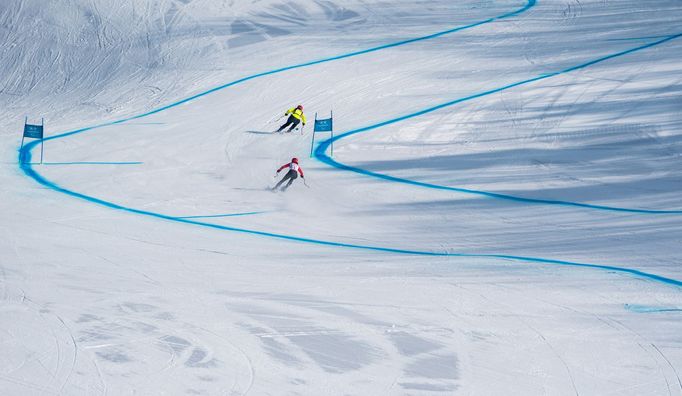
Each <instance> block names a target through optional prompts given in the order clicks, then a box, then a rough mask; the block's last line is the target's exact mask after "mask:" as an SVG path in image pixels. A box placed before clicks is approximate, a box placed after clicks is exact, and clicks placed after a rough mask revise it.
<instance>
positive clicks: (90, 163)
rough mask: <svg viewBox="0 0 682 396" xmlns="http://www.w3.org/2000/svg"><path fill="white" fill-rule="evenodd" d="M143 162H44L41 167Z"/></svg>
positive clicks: (136, 163) (134, 163) (137, 163)
mask: <svg viewBox="0 0 682 396" xmlns="http://www.w3.org/2000/svg"><path fill="white" fill-rule="evenodd" d="M143 163H144V162H92V161H81V162H44V163H43V165H140V164H143Z"/></svg>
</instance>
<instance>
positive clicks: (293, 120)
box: [277, 115, 301, 132]
mask: <svg viewBox="0 0 682 396" xmlns="http://www.w3.org/2000/svg"><path fill="white" fill-rule="evenodd" d="M299 122H301V120H299V119H298V118H296V117H294V116H293V115H290V116H289V118H288V119H287V122H285V123H284V125H282V126H281V127H279V129H278V130H277V132H279V131H282V130H284V128H286V127H288V126H289V125H291V128H289V130H288V131H287V132H291V131H293V130H294V128H296V125H298V123H299Z"/></svg>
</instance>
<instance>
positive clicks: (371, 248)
mask: <svg viewBox="0 0 682 396" xmlns="http://www.w3.org/2000/svg"><path fill="white" fill-rule="evenodd" d="M38 144H39V141H33V142H31V143H29V145H31V146H32V147H31V148H33V147H35V146H37V145H38ZM24 157H25V159H27V160H28V161H30V160H31V151H30V149H29V150H27V151H26V152H25V153H24ZM21 169H22V170H23V171H24V173H26V174H27V175H28V176H29V177H31V178H32V179H34V180H35V181H37V182H38V183H40V184H42V185H43V186H45V187H48V188H50V189H53V190H55V191H58V192H61V193H63V194H66V195H69V196H72V197H75V198H79V199H82V200H85V201H88V202H91V203H95V204H98V205H101V206H105V207H108V208H111V209H116V210H122V211H125V212H129V213H135V214H138V215H144V216H149V217H154V218H157V219H163V220H169V221H174V222H179V223H185V224H192V225H195V226H201V227H207V228H213V229H218V230H224V231H232V232H238V233H244V234H251V235H258V236H264V237H270V238H276V239H282V240H287V241H295V242H303V243H310V244H316V245H322V246H332V247H341V248H351V249H361V250H368V251H376V252H385V253H398V254H409V255H417V256H431V257H462V258H490V259H503V260H510V261H521V262H530V263H538V264H552V265H563V266H572V267H582V268H594V269H600V270H607V271H612V272H618V273H623V274H626V275H633V276H636V277H639V278H644V279H648V280H651V281H655V282H658V283H663V284H666V285H670V286H675V287H682V281H679V280H677V279H672V278H667V277H664V276H660V275H656V274H651V273H648V272H644V271H639V270H635V269H630V268H625V267H616V266H609V265H600V264H589V263H579V262H573V261H564V260H554V259H546V258H540V257H530V256H515V255H506V254H475V253H445V252H431V251H420V250H410V249H398V248H387V247H380V246H371V245H357V244H350V243H343V242H333V241H325V240H321V239H313V238H305V237H297V236H293V235H287V234H277V233H272V232H266V231H257V230H250V229H247V228H237V227H229V226H224V225H218V224H211V223H204V222H200V221H196V220H192V219H191V218H180V217H173V216H168V215H164V214H161V213H155V212H149V211H146V210H141V209H135V208H129V207H125V206H122V205H119V204H116V203H113V202H109V201H105V200H103V199H99V198H95V197H92V196H88V195H85V194H81V193H78V192H75V191H71V190H68V189H66V188H63V187H60V186H59V185H57V184H56V183H53V182H51V181H49V180H47V179H45V178H43V177H42V176H41V175H40V174H38V173H37V172H36V171H35V170H34V169H33V168H32V167H31V166H30V165H28V164H22V166H21Z"/></svg>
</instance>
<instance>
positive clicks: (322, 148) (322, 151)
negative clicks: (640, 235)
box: [314, 33, 682, 214]
mask: <svg viewBox="0 0 682 396" xmlns="http://www.w3.org/2000/svg"><path fill="white" fill-rule="evenodd" d="M680 37H682V33H680V34H675V35H671V36H666V38H664V39H661V40H657V41H654V42H651V43H648V44H645V45H640V46H638V47H635V48H631V49H628V50H624V51H620V52H616V53H614V54H611V55H607V56H603V57H601V58H597V59H594V60H591V61H588V62H585V63H582V64H579V65H577V66H572V67H569V68H567V69H564V70H561V71H557V72H553V73H545V74H541V75H539V76H537V77H533V78H529V79H526V80H521V81H518V82H515V83H511V84H507V85H504V86H502V87H499V88H494V89H490V90H487V91H483V92H479V93H477V94H473V95H469V96H465V97H461V98H458V99H454V100H451V101H448V102H445V103H441V104H439V105H436V106H432V107H429V108H426V109H423V110H420V111H417V112H414V113H410V114H406V115H403V116H400V117H396V118H392V119H390V120H386V121H382V122H379V123H376V124H372V125H369V126H365V127H362V128H357V129H353V130H350V131H347V132H343V133H340V134H339V135H337V136H334V137H333V138H330V139H327V140H325V141H323V142H321V143H320V144H318V146H317V148H316V149H315V154H314V155H315V157H316V158H317V159H318V160H320V161H322V162H323V163H325V164H327V165H330V166H332V167H334V168H337V169H341V170H346V171H350V172H355V173H358V174H361V175H365V176H370V177H374V178H378V179H383V180H388V181H391V182H395V183H403V184H409V185H413V186H418V187H425V188H432V189H438V190H448V191H455V192H460V193H465V194H474V195H481V196H485V197H488V198H496V199H504V200H508V201H515V202H521V203H530V204H544V205H559V206H572V207H578V208H586V209H596V210H605V211H614V212H628V213H639V214H682V210H653V209H632V208H623V207H617V206H606V205H594V204H586V203H579V202H571V201H561V200H551V199H537V198H525V197H519V196H515V195H508V194H501V193H494V192H489V191H482V190H472V189H466V188H458V187H448V186H442V185H438V184H431V183H424V182H419V181H414V180H410V179H403V178H399V177H395V176H390V175H386V174H383V173H377V172H372V171H369V170H366V169H363V168H357V167H353V166H350V165H346V164H343V163H340V162H338V161H335V160H334V159H332V158H331V157H330V156H328V155H327V151H328V149H329V147H330V146H331V144H332V143H333V142H336V141H339V140H341V139H344V138H347V137H349V136H352V135H356V134H359V133H363V132H367V131H371V130H374V129H378V128H381V127H384V126H387V125H391V124H395V123H398V122H401V121H405V120H408V119H411V118H415V117H419V116H422V115H424V114H428V113H431V112H434V111H437V110H440V109H443V108H446V107H450V106H453V105H456V104H459V103H462V102H467V101H470V100H474V99H477V98H481V97H484V96H488V95H492V94H495V93H498V92H502V91H506V90H508V89H512V88H515V87H518V86H520V85H525V84H529V83H532V82H536V81H541V80H545V79H548V78H552V77H556V76H559V75H562V74H567V73H570V72H573V71H576V70H580V69H584V68H587V67H590V66H593V65H595V64H597V63H601V62H605V61H607V60H609V59H614V58H618V57H621V56H624V55H628V54H631V53H633V52H637V51H642V50H645V49H647V48H651V47H654V46H657V45H661V44H663V43H666V42H668V41H672V40H675V39H678V38H680Z"/></svg>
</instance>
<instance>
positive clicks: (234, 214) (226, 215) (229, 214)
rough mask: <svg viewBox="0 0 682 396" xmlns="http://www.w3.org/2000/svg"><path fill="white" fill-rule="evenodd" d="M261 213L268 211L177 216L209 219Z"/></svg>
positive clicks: (179, 217) (180, 217)
mask: <svg viewBox="0 0 682 396" xmlns="http://www.w3.org/2000/svg"><path fill="white" fill-rule="evenodd" d="M261 213H267V212H266V211H260V212H244V213H227V214H218V215H205V216H178V217H176V218H177V219H208V218H213V217H237V216H250V215H257V214H261Z"/></svg>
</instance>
